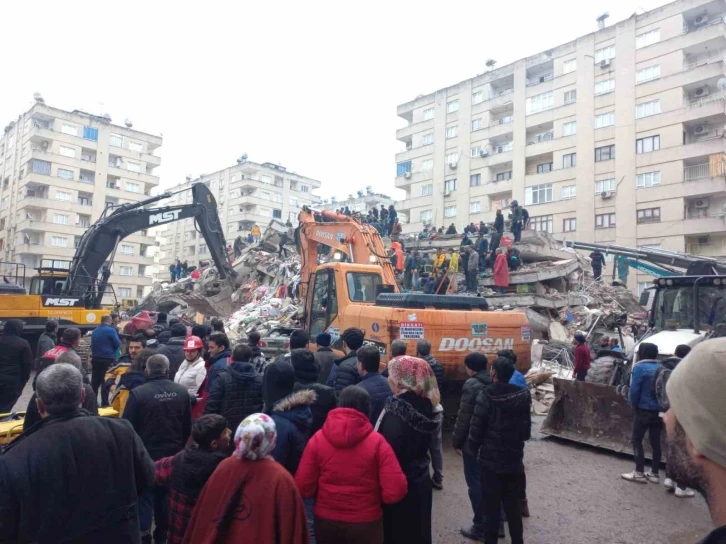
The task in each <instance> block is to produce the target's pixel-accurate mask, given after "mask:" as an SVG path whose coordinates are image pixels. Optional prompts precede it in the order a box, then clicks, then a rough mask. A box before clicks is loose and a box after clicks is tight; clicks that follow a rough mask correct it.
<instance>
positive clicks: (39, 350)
mask: <svg viewBox="0 0 726 544" xmlns="http://www.w3.org/2000/svg"><path fill="white" fill-rule="evenodd" d="M57 332H58V322H57V321H56V320H54V319H49V320H48V321H46V323H45V330H44V331H43V333H42V334H41V335H40V338H38V344H37V345H36V349H35V361H36V364H35V371H36V372H40V370H39V369H40V359H41V358H42V357H43V355H45V352H46V351H50V350H51V349H53V348H54V347H55V346H56V344H57V343H58V335H57V334H56V333H57Z"/></svg>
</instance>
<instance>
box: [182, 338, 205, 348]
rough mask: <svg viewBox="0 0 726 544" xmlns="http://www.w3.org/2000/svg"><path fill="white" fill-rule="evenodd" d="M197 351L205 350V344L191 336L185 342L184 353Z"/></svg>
mask: <svg viewBox="0 0 726 544" xmlns="http://www.w3.org/2000/svg"><path fill="white" fill-rule="evenodd" d="M195 349H204V342H202V339H201V338H199V337H198V336H189V337H187V339H186V340H184V351H192V350H195Z"/></svg>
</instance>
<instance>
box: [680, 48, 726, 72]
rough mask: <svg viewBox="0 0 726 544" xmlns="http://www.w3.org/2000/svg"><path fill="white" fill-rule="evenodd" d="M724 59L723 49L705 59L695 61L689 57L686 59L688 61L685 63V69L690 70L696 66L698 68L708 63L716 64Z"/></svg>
mask: <svg viewBox="0 0 726 544" xmlns="http://www.w3.org/2000/svg"><path fill="white" fill-rule="evenodd" d="M723 61H724V52H723V51H718V52H716V53H714V54H712V55H711V56H709V57H707V58H705V59H700V60H695V61H689V60H688V59H686V62H684V63H683V71H684V72H688V71H689V70H695V69H696V68H698V67H700V66H705V65H706V64H714V63H717V62H723Z"/></svg>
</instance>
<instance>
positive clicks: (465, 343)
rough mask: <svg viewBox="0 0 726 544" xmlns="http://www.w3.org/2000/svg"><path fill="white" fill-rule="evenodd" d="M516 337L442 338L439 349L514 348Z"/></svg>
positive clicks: (478, 349)
mask: <svg viewBox="0 0 726 544" xmlns="http://www.w3.org/2000/svg"><path fill="white" fill-rule="evenodd" d="M513 348H514V338H442V339H441V344H439V351H485V352H486V351H491V352H496V351H499V350H502V349H513Z"/></svg>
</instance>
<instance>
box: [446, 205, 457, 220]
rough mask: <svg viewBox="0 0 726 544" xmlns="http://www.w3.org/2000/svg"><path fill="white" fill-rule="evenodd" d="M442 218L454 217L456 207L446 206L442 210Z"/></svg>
mask: <svg viewBox="0 0 726 544" xmlns="http://www.w3.org/2000/svg"><path fill="white" fill-rule="evenodd" d="M444 217H456V206H446V207H445V208H444Z"/></svg>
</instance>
